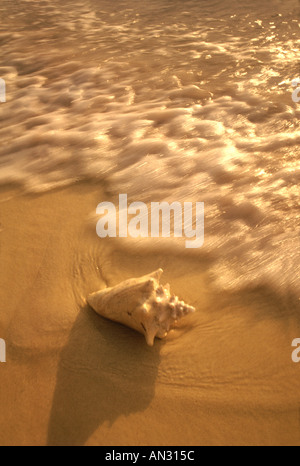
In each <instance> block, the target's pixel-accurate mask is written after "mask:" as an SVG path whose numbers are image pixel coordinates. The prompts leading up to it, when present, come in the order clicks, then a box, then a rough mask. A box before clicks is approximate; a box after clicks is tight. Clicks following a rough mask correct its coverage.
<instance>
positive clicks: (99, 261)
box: [0, 184, 300, 446]
mask: <svg viewBox="0 0 300 466" xmlns="http://www.w3.org/2000/svg"><path fill="white" fill-rule="evenodd" d="M104 197H105V196H104V194H103V191H102V190H101V189H99V187H97V186H96V185H92V184H91V185H87V184H78V185H76V186H75V187H72V188H65V189H62V190H60V191H55V192H52V193H48V194H44V195H36V196H33V195H30V196H29V195H24V194H21V193H19V192H17V191H16V190H15V189H13V188H10V189H3V190H2V191H1V195H0V222H1V224H0V230H1V232H0V248H1V249H0V263H1V271H0V282H1V296H0V303H1V312H0V337H1V338H4V339H5V340H6V343H7V362H6V364H4V363H3V364H0V411H1V416H0V444H1V445H46V444H49V445H114V446H119V445H124V446H125V445H246V444H250V445H300V394H299V388H298V387H299V382H300V364H299V365H297V364H294V363H293V362H292V360H291V353H292V348H291V342H292V340H293V339H294V338H296V337H300V326H299V317H297V306H298V305H299V304H298V301H297V300H296V299H294V301H293V299H289V301H288V302H287V301H285V300H284V299H283V298H281V297H280V296H276V294H275V293H274V291H272V290H269V289H267V288H261V289H259V290H252V291H251V290H245V291H244V292H240V293H237V294H233V293H232V294H228V293H225V292H223V293H218V292H216V290H214V289H213V287H212V285H211V284H210V279H209V274H208V272H207V270H208V264H207V263H205V261H204V260H203V261H199V259H193V257H190V258H189V259H187V258H182V257H174V255H170V254H167V253H166V254H151V255H150V254H144V255H142V254H141V252H139V253H136V254H135V253H134V252H133V251H131V252H130V253H129V252H128V251H127V252H126V251H122V249H119V248H117V247H116V245H115V243H113V242H112V241H111V240H100V239H99V238H97V236H96V232H95V224H94V223H93V222H92V221H91V220H88V218H89V216H90V214H91V212H94V211H95V208H96V206H97V204H98V203H99V202H101V201H103V200H104ZM158 267H162V268H163V269H164V270H165V274H164V279H165V282H170V283H171V286H172V289H173V290H174V292H176V293H177V294H178V295H179V296H180V297H181V298H183V299H184V300H185V301H186V302H188V303H190V304H192V305H194V306H196V307H197V311H198V312H197V313H196V314H194V315H193V316H190V317H188V318H187V319H186V320H184V321H183V322H182V323H181V324H180V326H179V328H178V329H176V330H175V331H174V332H173V333H172V334H170V336H169V337H168V338H167V339H166V340H165V341H157V342H156V344H155V346H154V347H153V348H150V347H147V345H146V343H145V340H144V337H143V336H141V335H139V334H136V333H135V332H133V331H131V330H130V329H127V328H125V327H122V326H120V325H118V324H114V323H112V322H109V321H105V320H104V319H102V318H101V317H99V316H97V315H96V314H95V313H94V312H93V311H92V310H91V309H90V308H88V306H86V304H85V297H86V296H87V294H88V293H89V292H92V291H95V290H97V289H99V288H101V287H105V286H107V285H109V286H111V285H114V284H116V283H118V282H120V281H121V280H123V279H126V278H130V277H132V276H139V275H142V274H145V273H148V272H151V271H152V270H154V269H156V268H158ZM293 303H294V304H293Z"/></svg>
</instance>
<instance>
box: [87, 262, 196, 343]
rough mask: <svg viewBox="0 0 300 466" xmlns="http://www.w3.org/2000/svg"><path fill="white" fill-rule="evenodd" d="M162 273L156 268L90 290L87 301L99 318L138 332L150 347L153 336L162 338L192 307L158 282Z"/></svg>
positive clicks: (191, 310)
mask: <svg viewBox="0 0 300 466" xmlns="http://www.w3.org/2000/svg"><path fill="white" fill-rule="evenodd" d="M162 273H163V270H162V269H158V270H156V271H154V272H152V273H150V274H148V275H144V276H143V277H140V278H131V279H130V280H126V281H124V282H122V283H120V284H119V285H117V286H114V287H112V288H106V289H104V290H102V291H98V292H96V293H93V294H91V295H90V296H88V299H87V301H88V304H89V305H90V306H91V307H92V308H93V309H94V310H95V311H96V312H97V314H99V315H101V316H102V317H105V318H107V319H110V320H113V321H114V322H119V323H121V324H123V325H126V326H127V327H130V328H132V329H134V330H136V331H138V332H139V333H142V334H143V335H144V336H145V338H146V341H147V343H148V345H149V346H153V344H154V339H155V337H158V338H164V337H165V336H166V335H167V334H168V332H169V331H170V329H171V328H173V327H174V325H175V324H176V322H177V321H178V320H179V319H181V318H182V317H183V316H185V315H187V314H190V313H192V312H195V308H194V307H193V306H189V305H187V304H185V303H184V302H183V301H180V300H179V299H178V297H177V296H175V295H171V293H170V286H169V285H166V286H163V285H161V284H160V278H161V275H162Z"/></svg>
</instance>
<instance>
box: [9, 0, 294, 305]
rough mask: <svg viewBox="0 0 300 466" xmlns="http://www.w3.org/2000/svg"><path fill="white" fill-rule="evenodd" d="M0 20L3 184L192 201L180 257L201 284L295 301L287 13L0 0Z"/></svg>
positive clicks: (205, 4) (214, 4) (192, 4)
mask: <svg viewBox="0 0 300 466" xmlns="http://www.w3.org/2000/svg"><path fill="white" fill-rule="evenodd" d="M0 17H1V26H0V45H1V52H2V54H1V55H2V60H1V66H0V76H1V77H2V78H3V79H5V81H6V85H7V95H6V97H7V102H6V103H5V104H4V103H1V104H0V105H1V109H0V119H1V129H0V135H1V140H2V144H1V148H0V164H1V165H0V182H1V183H2V184H6V183H8V182H16V183H20V184H21V185H22V186H24V187H25V189H26V190H30V191H44V190H49V189H52V188H54V187H58V186H61V185H65V184H70V183H74V182H76V181H78V180H90V179H94V180H100V182H101V183H102V182H104V181H105V185H106V186H107V190H108V192H109V193H110V195H111V197H112V198H116V199H117V194H119V193H128V195H129V198H130V200H131V201H137V200H141V201H145V202H149V201H152V200H153V201H158V200H159V201H163V200H168V201H171V200H176V201H182V202H183V201H199V202H205V209H206V214H205V218H206V226H205V244H204V247H203V248H202V249H201V250H194V251H193V254H199V256H200V257H201V256H202V255H205V257H207V256H208V257H209V258H210V259H211V268H210V271H211V276H212V278H214V280H215V283H216V284H218V285H219V286H221V287H226V288H228V287H230V288H241V287H244V286H246V285H254V286H256V285H263V284H265V283H267V284H268V285H269V286H274V287H275V288H276V291H277V292H279V291H280V290H282V291H283V292H289V291H291V290H292V291H293V292H295V293H296V296H297V297H299V289H300V282H299V280H300V278H299V277H300V273H299V272H300V266H299V233H298V229H299V187H298V183H299V173H300V171H299V148H298V147H299V142H300V128H299V117H300V104H296V103H294V102H293V101H292V91H293V88H292V86H291V81H292V79H294V78H297V77H298V76H299V74H300V70H299V60H298V57H299V42H300V40H299V3H298V2H297V1H296V0H285V1H284V2H282V1H279V0H278V1H276V0H271V1H246V2H243V3H241V2H238V1H234V0H232V1H229V0H226V1H222V2H221V1H220V0H215V1H208V0H207V1H206V0H200V1H199V0H191V1H176V0H174V1H167V0H165V1H164V0H150V1H147V2H139V1H137V0H126V1H118V2H109V1H100V0H98V1H93V2H91V1H84V2H83V1H82V0H81V1H72V2H70V1H64V2H63V4H61V2H58V1H51V2H50V1H47V0H45V1H41V2H36V1H14V2H13V3H12V2H11V1H7V0H3V1H2V3H1V6H0ZM101 200H102V199H99V202H101ZM95 208H96V206H95ZM125 246H126V247H127V242H126V241H124V242H123V243H122V245H121V247H125ZM128 246H129V247H131V242H129V244H128ZM133 247H134V248H136V249H137V248H141V250H147V249H150V250H154V249H158V250H159V249H161V248H163V250H165V248H169V249H170V251H171V252H174V254H187V251H186V250H185V249H184V247H182V244H181V243H180V244H179V243H178V242H175V241H172V240H170V241H168V240H164V241H162V240H152V239H151V240H148V241H142V240H140V241H134V243H133Z"/></svg>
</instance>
